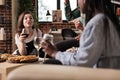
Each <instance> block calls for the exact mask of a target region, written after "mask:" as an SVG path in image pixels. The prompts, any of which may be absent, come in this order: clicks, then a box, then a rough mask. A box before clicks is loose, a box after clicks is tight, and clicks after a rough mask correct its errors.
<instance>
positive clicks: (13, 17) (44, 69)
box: [0, 0, 120, 80]
mask: <svg viewBox="0 0 120 80" xmlns="http://www.w3.org/2000/svg"><path fill="white" fill-rule="evenodd" d="M70 1H71V3H70V5H71V8H72V10H74V9H75V8H76V7H77V4H76V3H77V0H70ZM111 3H112V4H113V5H114V13H115V14H116V15H117V16H118V18H119V20H120V0H111ZM25 10H31V11H32V12H33V14H34V16H35V17H36V19H35V21H36V23H35V24H36V26H37V28H39V29H40V30H41V31H42V33H43V35H44V34H51V35H53V43H56V42H58V41H62V40H65V39H66V38H65V36H64V35H63V34H62V30H63V29H71V30H72V31H73V32H74V33H76V34H81V33H82V31H81V30H77V29H76V28H75V24H74V23H73V22H72V21H68V20H67V19H66V17H65V11H64V0H0V54H12V53H13V51H15V50H16V49H17V46H16V44H15V39H14V36H15V33H16V32H15V31H16V29H17V28H16V25H17V19H18V16H19V14H20V13H21V12H23V11H25ZM54 14H56V15H57V18H56V17H55V16H54ZM81 17H82V14H81ZM83 17H85V16H83ZM55 19H56V20H55ZM83 23H84V22H83ZM83 25H84V24H83ZM65 33H66V34H67V35H68V36H67V37H69V38H74V36H73V34H72V35H71V34H70V33H67V32H65ZM71 33H72V32H71ZM0 59H1V58H0ZM40 60H43V58H40ZM119 74H120V70H119V69H102V68H88V67H80V66H66V65H52V64H42V62H34V63H29V62H27V63H11V62H7V61H1V62H0V80H120V76H119Z"/></svg>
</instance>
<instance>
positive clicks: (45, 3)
mask: <svg viewBox="0 0 120 80" xmlns="http://www.w3.org/2000/svg"><path fill="white" fill-rule="evenodd" d="M70 5H71V9H72V10H73V9H75V8H76V7H77V0H70ZM57 9H61V10H62V20H66V17H65V10H64V0H38V21H39V22H47V21H49V22H52V10H57ZM47 11H49V13H50V14H51V15H50V16H49V17H48V16H46V14H47Z"/></svg>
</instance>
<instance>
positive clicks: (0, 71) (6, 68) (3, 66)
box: [0, 58, 48, 80]
mask: <svg viewBox="0 0 120 80" xmlns="http://www.w3.org/2000/svg"><path fill="white" fill-rule="evenodd" d="M47 59H48V58H46V60H47ZM42 61H43V58H39V61H38V62H34V63H8V62H1V63H0V80H6V77H7V75H8V73H9V72H10V71H12V70H13V69H15V68H18V67H20V66H23V65H27V64H41V63H42Z"/></svg>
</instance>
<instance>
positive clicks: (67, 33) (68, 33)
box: [61, 28, 77, 40]
mask: <svg viewBox="0 0 120 80" xmlns="http://www.w3.org/2000/svg"><path fill="white" fill-rule="evenodd" d="M61 35H62V37H63V40H67V39H72V38H74V37H76V36H77V33H75V32H74V31H73V30H72V29H70V28H64V29H62V31H61Z"/></svg>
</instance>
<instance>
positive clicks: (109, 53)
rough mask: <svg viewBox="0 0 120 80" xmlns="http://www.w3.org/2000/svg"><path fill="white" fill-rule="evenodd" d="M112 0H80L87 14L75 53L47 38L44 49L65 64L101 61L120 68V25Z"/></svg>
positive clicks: (82, 8) (107, 65) (88, 64)
mask: <svg viewBox="0 0 120 80" xmlns="http://www.w3.org/2000/svg"><path fill="white" fill-rule="evenodd" d="M110 1H111V0H78V4H79V6H80V10H81V12H83V13H85V14H86V26H85V29H84V31H83V33H82V35H81V38H80V47H79V48H78V50H77V51H76V52H74V53H70V52H60V51H56V50H55V49H54V48H53V47H51V45H50V44H49V43H48V42H47V41H44V43H43V48H44V49H43V50H44V52H46V53H47V54H48V55H50V56H51V57H52V58H55V59H57V60H59V61H61V62H62V64H64V65H73V66H85V67H93V66H94V65H95V64H97V62H98V61H99V63H98V65H97V66H98V67H103V68H120V33H119V32H120V25H119V21H118V19H117V17H116V15H115V14H114V13H113V12H114V11H113V6H112V4H111V2H110ZM52 48H53V49H52ZM101 56H102V57H101Z"/></svg>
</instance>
